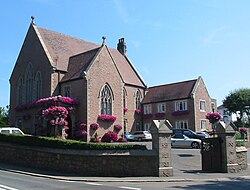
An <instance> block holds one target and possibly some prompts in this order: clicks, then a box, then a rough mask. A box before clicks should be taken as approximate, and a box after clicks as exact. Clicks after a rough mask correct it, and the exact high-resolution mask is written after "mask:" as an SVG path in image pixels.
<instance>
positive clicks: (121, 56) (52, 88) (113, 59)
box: [10, 20, 146, 140]
mask: <svg viewBox="0 0 250 190" xmlns="http://www.w3.org/2000/svg"><path fill="white" fill-rule="evenodd" d="M105 40H106V39H105V37H103V38H102V43H101V44H95V43H91V42H87V41H84V40H81V39H78V38H75V37H71V36H68V35H64V34H61V33H58V32H54V31H51V30H47V29H44V28H41V27H38V26H37V25H36V24H35V23H34V21H33V20H32V23H31V24H30V27H29V29H28V32H27V35H26V37H25V40H24V43H23V45H22V48H21V51H20V53H19V56H18V58H17V61H16V64H15V67H14V69H13V72H12V74H11V77H10V85H11V92H10V105H11V109H10V122H11V125H15V126H17V127H19V128H21V129H22V130H23V131H24V132H26V133H30V134H34V135H42V134H43V133H46V132H44V131H46V127H47V121H46V120H45V119H44V118H42V117H41V112H42V110H43V109H45V108H46V104H47V103H48V102H49V101H50V100H52V99H54V100H55V101H54V102H55V103H56V104H60V105H61V104H64V105H65V101H64V102H62V101H57V99H58V100H59V99H62V98H61V96H62V97H71V98H72V99H73V100H76V101H75V102H77V103H75V104H72V105H70V106H73V107H74V108H73V109H72V110H71V111H70V112H69V115H68V117H67V122H68V126H69V135H70V136H72V135H73V133H74V130H75V129H76V128H77V127H78V126H79V125H80V124H81V123H84V124H86V126H87V132H88V140H89V139H90V138H91V137H93V136H94V135H95V136H102V135H103V134H104V132H105V131H107V130H110V131H113V130H114V126H115V125H120V126H123V129H122V130H121V131H120V133H119V135H121V134H122V133H123V131H131V130H132V129H133V130H140V127H141V121H142V120H141V116H140V114H137V112H135V110H138V109H139V110H141V104H140V102H141V101H142V99H143V98H144V94H145V89H146V84H145V83H144V81H143V80H142V78H141V77H140V76H139V74H138V73H137V72H136V69H135V67H134V66H133V64H132V62H131V61H130V60H129V59H128V57H127V55H126V43H125V41H124V38H121V39H119V42H118V45H117V49H112V48H109V47H108V46H107V45H106V43H105ZM58 95H59V96H58ZM49 97H52V98H49ZM42 98H43V99H42ZM46 98H47V100H48V101H47V103H46V101H43V102H45V104H40V102H41V101H39V103H38V102H36V101H37V100H40V99H42V100H46ZM64 99H65V98H64ZM66 103H69V102H66ZM71 103H72V102H71ZM71 103H69V104H71ZM69 104H67V106H69ZM100 115H108V116H112V117H113V118H116V119H115V120H108V119H105V118H104V119H103V118H100ZM91 123H98V124H99V126H100V127H99V129H98V130H97V131H91V130H90V129H89V126H90V124H91Z"/></svg>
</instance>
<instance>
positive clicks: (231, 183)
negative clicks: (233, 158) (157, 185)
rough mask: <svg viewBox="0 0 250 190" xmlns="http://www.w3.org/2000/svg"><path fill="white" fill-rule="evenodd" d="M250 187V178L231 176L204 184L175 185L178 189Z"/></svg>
mask: <svg viewBox="0 0 250 190" xmlns="http://www.w3.org/2000/svg"><path fill="white" fill-rule="evenodd" d="M249 187H250V179H246V178H229V179H225V180H220V181H213V180H211V181H207V182H205V183H204V182H203V183H202V184H199V183H198V184H197V183H195V184H190V185H178V186H173V188H176V189H192V190H196V189H197V190H198V189H199V190H203V189H209V190H211V189H212V190H213V189H218V190H219V189H227V190H242V189H244V190H246V189H249Z"/></svg>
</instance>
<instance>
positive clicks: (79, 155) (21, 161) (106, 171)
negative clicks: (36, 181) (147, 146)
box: [0, 143, 159, 177]
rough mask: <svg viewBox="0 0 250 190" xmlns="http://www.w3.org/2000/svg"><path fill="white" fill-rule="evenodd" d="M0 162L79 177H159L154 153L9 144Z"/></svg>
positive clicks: (2, 149) (4, 146) (0, 151)
mask: <svg viewBox="0 0 250 190" xmlns="http://www.w3.org/2000/svg"><path fill="white" fill-rule="evenodd" d="M0 155H1V156H0V161H1V162H3V163H8V164H16V165H21V166H27V167H33V168H38V169H43V170H53V171H57V172H64V173H74V174H78V175H82V176H107V177H108V176H109V177H111V176H116V177H123V176H158V175H159V172H158V162H157V160H158V157H157V154H156V152H155V151H153V150H117V151H113V150H108V151H107V150H105V151H101V150H91V151H90V150H61V149H50V148H33V147H27V146H19V145H14V144H9V143H1V145H0Z"/></svg>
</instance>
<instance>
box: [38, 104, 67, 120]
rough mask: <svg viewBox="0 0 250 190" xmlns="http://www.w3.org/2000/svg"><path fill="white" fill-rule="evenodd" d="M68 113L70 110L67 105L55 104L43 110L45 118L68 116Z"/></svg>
mask: <svg viewBox="0 0 250 190" xmlns="http://www.w3.org/2000/svg"><path fill="white" fill-rule="evenodd" d="M68 113H69V112H68V110H67V109H66V108H65V107H62V106H53V107H50V108H48V109H46V110H43V112H42V115H43V116H44V117H45V118H56V117H60V118H66V117H67V115H68Z"/></svg>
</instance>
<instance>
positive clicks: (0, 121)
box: [0, 106, 9, 126]
mask: <svg viewBox="0 0 250 190" xmlns="http://www.w3.org/2000/svg"><path fill="white" fill-rule="evenodd" d="M8 115H9V106H6V108H4V107H0V126H3V125H8V120H9V117H8Z"/></svg>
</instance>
